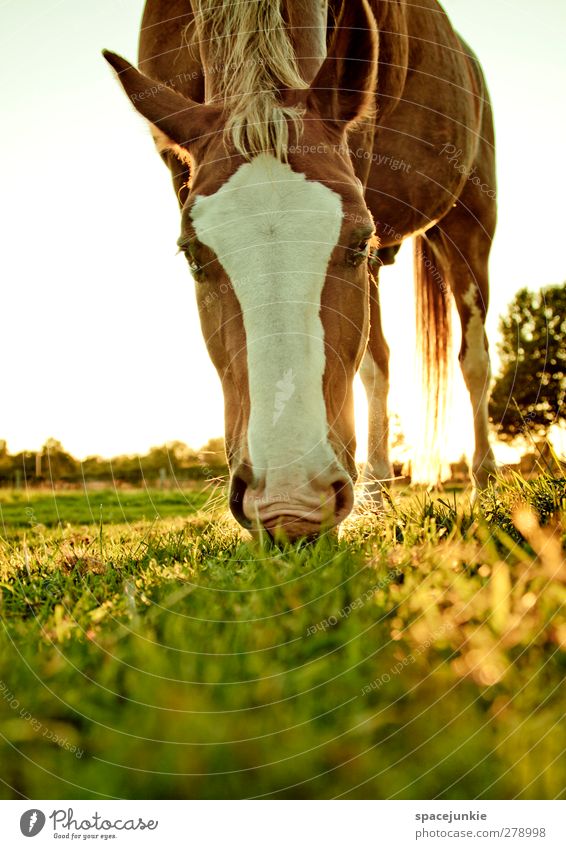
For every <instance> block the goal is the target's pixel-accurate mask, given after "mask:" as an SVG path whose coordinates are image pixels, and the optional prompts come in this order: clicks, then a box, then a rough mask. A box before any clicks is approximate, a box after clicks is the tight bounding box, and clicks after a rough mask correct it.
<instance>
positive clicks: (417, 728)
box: [0, 476, 566, 799]
mask: <svg viewBox="0 0 566 849" xmlns="http://www.w3.org/2000/svg"><path fill="white" fill-rule="evenodd" d="M565 509H566V481H565V480H564V479H552V478H551V477H549V476H541V477H539V478H538V479H535V480H532V481H528V482H527V481H524V480H522V479H520V478H518V477H516V476H515V477H514V478H513V479H512V480H507V481H503V480H502V481H499V482H498V484H497V486H496V487H494V488H492V489H490V490H488V491H487V492H486V493H485V494H484V495H483V496H482V498H481V501H480V502H479V503H477V504H476V505H475V506H473V507H472V506H471V505H470V501H469V496H468V494H466V493H462V494H454V493H437V494H433V495H431V494H427V493H418V492H417V493H415V492H414V491H408V492H401V491H395V492H394V494H393V496H392V497H391V499H390V502H389V503H388V504H387V506H386V509H385V510H383V511H382V512H380V513H378V512H371V511H365V512H364V511H360V513H359V515H358V516H356V517H355V518H354V519H352V520H351V521H348V522H347V523H346V525H345V527H344V529H343V531H342V533H341V535H340V537H339V538H336V537H333V536H328V537H324V538H322V539H320V540H319V541H317V542H316V543H314V544H309V545H306V544H302V545H301V544H296V545H282V546H279V547H275V546H270V545H269V544H267V543H265V542H264V543H259V542H253V541H250V540H249V539H248V538H247V537H246V535H245V533H244V532H242V531H240V529H238V527H237V526H236V524H235V523H234V522H233V520H232V519H230V518H229V517H228V516H227V514H226V511H225V503H224V502H223V501H222V498H221V495H219V494H216V495H213V496H212V497H211V495H210V493H209V492H208V491H199V490H197V489H193V490H189V491H181V490H178V491H175V490H173V491H160V490H136V491H134V490H132V491H124V492H122V491H114V490H103V491H92V492H86V493H85V492H81V491H77V492H70V491H69V492H66V491H65V492H60V493H59V492H56V493H52V492H49V491H39V492H32V491H29V492H27V493H26V492H24V491H21V490H20V491H10V490H0V536H1V539H0V593H1V594H0V615H1V627H0V763H1V765H2V766H1V770H0V780H1V783H0V796H2V797H3V798H21V797H30V798H37V799H39V798H53V799H55V798H172V799H176V798H179V799H181V798H198V799H205V798H242V797H246V798H249V797H253V798H256V797H259V798H266V797H270V798H308V799H313V798H315V799H321V798H324V799H326V798H335V797H338V798H350V799H352V798H381V799H400V798H444V799H459V798H467V799H489V798H525V799H527V798H544V799H548V798H564V797H565V795H566V791H565V788H566V758H564V757H563V752H564V749H565V748H566V724H565V721H564V713H565V705H566V699H565V689H566V688H565V683H564V679H565V671H566V654H565V649H566V617H565V615H564V603H565V601H566V563H565V559H564V546H565V543H566V533H565V527H566V526H565V524H564V520H563V516H564V511H565Z"/></svg>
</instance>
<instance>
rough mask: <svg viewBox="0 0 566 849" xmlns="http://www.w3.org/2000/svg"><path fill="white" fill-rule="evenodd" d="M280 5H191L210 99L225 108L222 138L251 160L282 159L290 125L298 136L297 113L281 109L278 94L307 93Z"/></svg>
mask: <svg viewBox="0 0 566 849" xmlns="http://www.w3.org/2000/svg"><path fill="white" fill-rule="evenodd" d="M281 5H282V0H228V2H222V0H193V7H194V15H195V24H196V31H197V35H198V38H199V41H200V43H201V45H203V47H204V51H203V52H204V55H205V56H206V74H207V75H211V76H212V77H213V86H212V88H213V99H215V100H218V99H221V100H222V101H223V102H224V103H225V104H226V111H227V124H226V133H227V135H228V136H229V137H230V139H231V141H232V143H233V144H234V146H235V148H236V150H237V151H238V152H239V153H241V154H242V155H243V156H245V157H246V158H247V159H250V158H251V157H252V156H254V155H256V154H259V153H267V152H271V153H275V155H276V156H277V157H278V158H279V159H286V153H287V148H288V145H289V125H291V126H292V127H293V128H294V130H295V133H296V134H297V137H298V136H299V135H300V133H301V131H302V110H301V109H300V108H298V107H292V106H284V105H283V104H282V103H281V102H280V101H279V89H280V88H281V87H289V88H297V89H301V88H307V84H306V82H305V81H304V80H303V79H302V77H301V75H300V72H299V67H298V64H297V57H296V55H295V52H294V49H293V45H292V43H291V40H290V38H289V35H288V33H287V29H286V26H285V21H284V18H283V13H282V10H281Z"/></svg>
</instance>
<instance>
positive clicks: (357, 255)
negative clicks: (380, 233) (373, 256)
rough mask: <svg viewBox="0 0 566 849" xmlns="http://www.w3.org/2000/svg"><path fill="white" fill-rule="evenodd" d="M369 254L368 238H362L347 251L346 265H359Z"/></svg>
mask: <svg viewBox="0 0 566 849" xmlns="http://www.w3.org/2000/svg"><path fill="white" fill-rule="evenodd" d="M368 256H369V239H363V240H362V241H361V242H358V244H357V245H354V247H352V248H350V249H349V250H348V253H347V258H346V261H347V263H348V265H353V266H358V265H361V264H362V263H363V262H365V260H366V259H367V258H368Z"/></svg>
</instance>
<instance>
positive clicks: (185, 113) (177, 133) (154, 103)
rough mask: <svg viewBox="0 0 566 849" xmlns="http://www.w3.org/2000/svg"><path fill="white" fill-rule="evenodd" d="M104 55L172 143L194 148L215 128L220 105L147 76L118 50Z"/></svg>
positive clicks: (143, 112)
mask: <svg viewBox="0 0 566 849" xmlns="http://www.w3.org/2000/svg"><path fill="white" fill-rule="evenodd" d="M103 56H104V58H105V59H106V61H107V62H108V63H109V64H110V65H111V66H112V67H113V68H114V70H115V71H116V74H117V77H118V79H119V81H120V83H121V84H122V87H123V89H124V91H125V92H126V94H127V95H128V97H129V98H130V100H131V101H132V104H133V106H134V107H135V108H136V109H137V111H138V112H139V113H140V114H141V115H143V116H144V118H147V120H148V121H149V122H150V123H151V124H153V125H154V126H155V127H157V129H158V130H159V131H160V132H159V136H160V138H163V137H165V139H168V140H170V142H171V143H172V145H178V146H179V147H183V148H187V149H190V148H191V146H192V145H193V144H195V143H196V142H197V141H198V140H199V139H201V138H203V137H204V136H206V135H207V134H209V133H210V132H211V131H212V129H213V124H212V121H211V119H212V118H213V117H215V116H216V113H217V111H218V110H217V109H216V107H213V106H207V105H205V104H202V103H196V102H195V101H194V100H190V99H189V98H188V97H184V96H183V95H182V94H179V93H178V92H176V91H174V90H173V89H172V88H169V87H168V86H166V85H165V84H164V83H161V82H158V81H157V80H153V79H152V78H151V77H147V76H146V75H145V74H142V73H141V72H140V71H138V70H137V68H134V67H133V65H130V63H129V62H127V61H126V60H125V59H123V58H122V57H121V56H118V54H117V53H111V52H110V51H109V50H104V51H103ZM211 113H214V116H213V115H212V114H211ZM164 146H167V144H166V143H165V144H164Z"/></svg>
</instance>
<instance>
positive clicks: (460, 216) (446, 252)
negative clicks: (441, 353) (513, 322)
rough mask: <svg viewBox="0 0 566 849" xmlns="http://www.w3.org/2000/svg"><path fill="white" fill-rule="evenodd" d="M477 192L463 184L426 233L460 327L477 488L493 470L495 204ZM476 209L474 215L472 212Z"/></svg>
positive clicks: (461, 359) (481, 486) (461, 354)
mask: <svg viewBox="0 0 566 849" xmlns="http://www.w3.org/2000/svg"><path fill="white" fill-rule="evenodd" d="M482 185H483V186H484V191H485V192H487V191H491V189H490V188H488V184H484V183H482ZM480 191H481V189H480V188H478V187H477V186H475V185H471V186H470V187H469V188H468V187H467V188H466V189H465V190H464V192H463V194H462V196H461V198H460V199H459V201H458V203H457V204H456V206H455V207H454V208H453V209H452V211H451V212H450V213H449V214H448V215H447V216H446V217H445V218H443V219H442V220H441V221H440V222H439V224H437V226H436V227H434V228H433V229H432V230H431V231H428V232H427V234H426V235H427V238H428V239H429V241H430V243H431V245H432V247H433V250H434V253H435V256H436V258H437V259H438V261H439V264H440V266H441V267H442V269H443V271H444V273H445V274H446V276H447V278H448V280H449V281H450V286H451V289H452V292H453V294H454V299H455V301H456V307H457V309H458V314H459V317H460V322H461V325H462V343H461V346H460V353H459V360H460V366H461V369H462V374H463V376H464V381H465V383H466V386H467V388H468V392H469V393H470V400H471V402H472V410H473V415H474V435H475V449H474V455H473V461H472V478H473V482H474V484H475V486H476V487H477V488H478V489H482V488H484V487H485V486H486V484H487V482H488V479H489V477H490V475H493V474H494V473H495V470H496V463H495V457H494V455H493V451H492V449H491V445H490V442H489V427H488V400H489V384H490V379H491V368H490V359H489V349H488V341H487V336H486V333H485V318H486V313H487V308H488V301H489V280H488V258H489V251H490V248H491V240H492V236H493V232H494V229H495V206H494V202H492V203H491V204H490V203H485V204H483V203H479V204H478V199H477V197H473V195H474V193H477V192H480ZM486 200H489V198H486ZM482 206H483V207H484V214H483V215H481V217H478V216H477V211H478V209H477V208H478V207H480V208H481V207H482ZM474 207H476V209H475V213H476V214H475V213H474V211H472V210H473V209H474ZM490 207H491V208H490Z"/></svg>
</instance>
